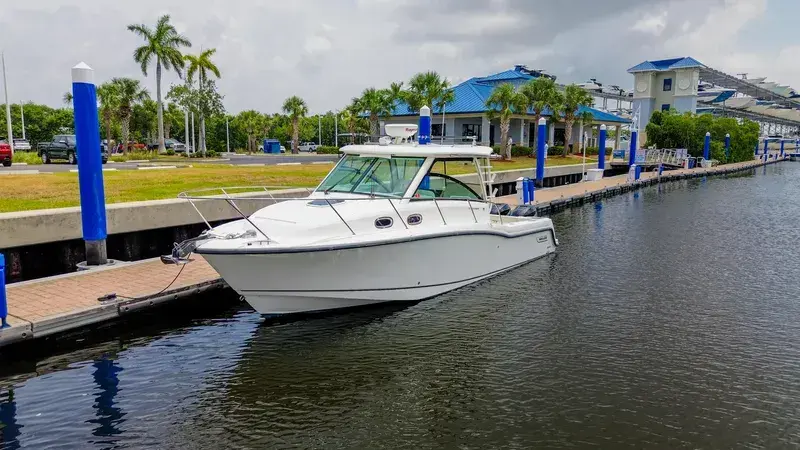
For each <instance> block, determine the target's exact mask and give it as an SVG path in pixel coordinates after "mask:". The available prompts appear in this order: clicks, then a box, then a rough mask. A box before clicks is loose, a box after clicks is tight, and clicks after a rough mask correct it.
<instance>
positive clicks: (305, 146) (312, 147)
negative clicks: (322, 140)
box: [299, 142, 318, 152]
mask: <svg viewBox="0 0 800 450" xmlns="http://www.w3.org/2000/svg"><path fill="white" fill-rule="evenodd" d="M317 147H318V145H317V144H315V143H313V142H302V143H300V147H299V150H300V151H301V152H315V151H317Z"/></svg>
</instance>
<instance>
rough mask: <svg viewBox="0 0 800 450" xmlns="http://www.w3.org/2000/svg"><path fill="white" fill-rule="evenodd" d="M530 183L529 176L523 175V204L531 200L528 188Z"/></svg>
mask: <svg viewBox="0 0 800 450" xmlns="http://www.w3.org/2000/svg"><path fill="white" fill-rule="evenodd" d="M530 184H531V180H530V178H527V177H525V178H523V179H522V204H523V205H527V204H528V203H530V202H531V198H530V193H531V190H530V187H529V185H530Z"/></svg>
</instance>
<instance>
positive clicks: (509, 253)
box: [200, 228, 556, 316]
mask: <svg viewBox="0 0 800 450" xmlns="http://www.w3.org/2000/svg"><path fill="white" fill-rule="evenodd" d="M555 247H556V241H555V236H554V234H553V232H552V228H545V229H542V228H540V229H538V230H535V231H532V232H528V233H525V234H520V235H516V236H508V235H503V234H501V233H491V232H486V233H480V232H478V233H461V234H453V235H444V236H433V237H431V236H427V237H424V238H413V239H408V240H404V241H400V242H389V243H373V244H369V245H360V246H357V247H352V248H340V249H337V248H331V249H314V250H313V251H302V250H293V251H286V252H262V253H258V252H253V253H241V252H230V253H223V252H214V253H204V252H202V251H201V252H200V253H201V254H202V255H203V257H204V258H206V260H207V261H208V262H209V264H211V266H212V267H214V269H215V270H216V271H217V272H218V273H219V274H220V275H221V276H222V277H223V278H224V279H225V281H226V282H227V283H228V285H230V286H231V287H232V288H233V289H234V290H236V291H237V292H238V293H239V294H241V295H242V296H243V297H244V298H245V300H246V301H247V302H248V303H249V304H250V305H251V306H252V307H253V308H254V309H255V310H256V311H257V312H259V313H260V314H262V315H267V316H276V315H284V314H297V313H309V312H317V311H325V310H331V309H340V308H350V307H356V306H364V305H370V304H375V303H383V302H398V301H406V302H408V301H419V300H423V299H427V298H431V297H435V296H437V295H440V294H443V293H445V292H448V291H451V290H453V289H457V288H460V287H462V286H466V285H468V284H471V283H475V282H477V281H480V280H483V279H485V278H488V277H491V276H494V275H497V274H499V273H502V272H504V271H507V270H510V269H513V268H515V267H518V266H520V265H522V264H525V263H527V262H530V261H532V260H535V259H538V258H541V257H542V256H545V255H547V254H549V253H552V252H554V251H555Z"/></svg>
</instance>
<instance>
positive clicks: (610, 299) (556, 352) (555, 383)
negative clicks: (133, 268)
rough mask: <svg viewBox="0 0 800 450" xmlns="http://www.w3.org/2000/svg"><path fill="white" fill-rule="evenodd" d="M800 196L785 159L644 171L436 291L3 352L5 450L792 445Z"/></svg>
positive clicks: (228, 312)
mask: <svg viewBox="0 0 800 450" xmlns="http://www.w3.org/2000/svg"><path fill="white" fill-rule="evenodd" d="M798 199H800V164H798V163H789V162H787V163H782V164H780V165H776V166H770V167H768V168H766V169H758V170H757V171H756V172H754V174H751V175H747V176H736V177H729V178H727V179H722V178H714V179H709V180H707V181H702V180H693V181H689V182H684V183H683V184H681V183H674V184H670V185H667V186H662V187H661V189H660V190H659V188H657V187H654V188H648V189H647V190H643V191H640V192H638V193H635V194H630V195H627V196H621V197H617V198H614V199H609V200H607V201H605V202H603V203H601V204H596V205H587V206H586V207H583V208H578V209H573V210H570V211H567V212H565V213H562V214H559V215H557V216H556V217H555V222H556V226H557V231H558V235H559V238H560V240H561V243H562V245H561V246H560V247H559V249H558V253H557V255H555V256H554V257H550V258H547V259H544V260H540V261H537V262H535V263H533V264H530V265H528V266H525V267H523V268H521V269H518V270H515V271H513V272H511V273H508V274H506V275H503V276H500V277H498V278H495V279H493V280H490V281H487V282H484V283H482V284H480V285H477V286H473V287H469V288H466V289H462V290H460V291H457V292H453V293H451V294H448V295H445V296H442V297H440V298H437V299H434V300H431V301H426V302H422V303H419V304H416V305H412V306H406V307H395V308H389V309H370V310H362V311H359V312H357V313H352V314H347V315H340V316H335V317H327V318H321V319H314V320H306V321H301V322H294V323H287V324H278V325H276V324H272V325H265V324H261V323H260V321H259V318H258V317H257V316H256V315H255V314H254V313H252V312H251V311H250V310H249V309H248V308H247V307H246V306H245V305H241V304H237V303H234V304H233V306H228V307H226V308H223V309H220V308H216V309H215V308H211V309H208V308H205V309H204V308H200V307H198V308H192V317H188V318H186V317H184V318H178V319H176V320H173V321H170V322H158V323H156V324H155V325H154V326H153V327H150V328H147V329H140V328H139V327H138V326H127V327H121V326H118V327H115V330H112V335H111V336H110V337H105V338H103V337H88V338H87V337H81V339H87V340H86V341H81V342H79V343H78V345H79V348H77V349H73V350H70V351H69V352H67V353H64V352H65V351H63V350H57V349H49V350H48V351H49V354H48V355H47V356H43V357H38V358H37V359H36V360H35V361H26V362H23V363H19V364H16V365H14V366H12V367H9V362H8V360H5V361H3V364H4V365H5V369H6V371H7V372H9V373H8V375H6V376H5V377H4V378H3V379H2V380H0V386H2V387H0V419H1V420H2V422H3V423H4V426H3V428H2V430H0V433H2V439H3V443H2V444H0V448H8V449H13V448H21V447H27V448H141V447H153V448H156V447H157V448H288V447H314V448H403V447H405V448H435V447H439V448H441V447H449V448H501V447H502V448H533V447H536V448H589V447H601V448H732V447H737V448H796V447H797V446H798V445H800V320H798V319H799V318H800V281H798V280H800V278H799V275H798V274H800V262H799V261H800V258H798V256H800V255H798V251H797V250H796V249H797V248H798V241H797V234H796V233H795V229H796V225H797V223H798V221H800V206H798ZM476 256H477V255H476ZM387 270H392V269H391V267H387ZM431 270H436V268H435V267H432V268H431ZM214 300H216V301H217V303H219V302H220V301H221V300H222V299H220V298H217V299H214ZM228 304H229V305H230V304H231V303H228ZM190 305H191V304H190ZM162 315H169V316H175V315H177V312H176V311H175V310H174V309H173V310H167V311H165V312H164V313H163V314H162ZM131 330H134V331H131ZM11 372H13V374H12V373H11Z"/></svg>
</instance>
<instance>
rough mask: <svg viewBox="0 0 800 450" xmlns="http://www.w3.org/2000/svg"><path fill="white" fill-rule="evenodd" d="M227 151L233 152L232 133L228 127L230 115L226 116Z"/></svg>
mask: <svg viewBox="0 0 800 450" xmlns="http://www.w3.org/2000/svg"><path fill="white" fill-rule="evenodd" d="M225 150H227V152H228V153H230V152H231V132H230V128H229V127H228V115H227V114H226V115H225Z"/></svg>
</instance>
